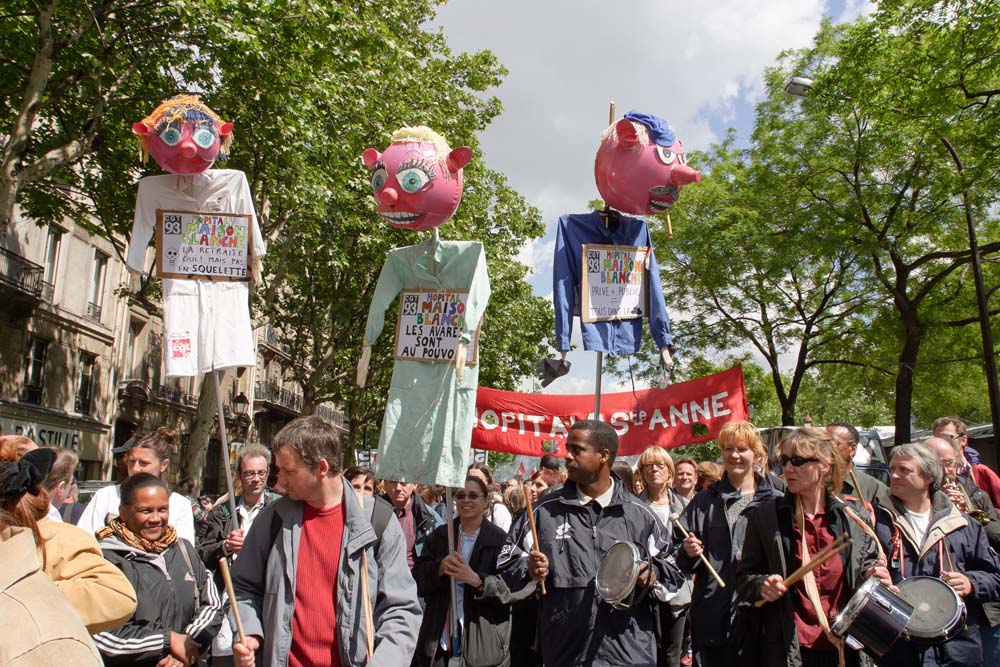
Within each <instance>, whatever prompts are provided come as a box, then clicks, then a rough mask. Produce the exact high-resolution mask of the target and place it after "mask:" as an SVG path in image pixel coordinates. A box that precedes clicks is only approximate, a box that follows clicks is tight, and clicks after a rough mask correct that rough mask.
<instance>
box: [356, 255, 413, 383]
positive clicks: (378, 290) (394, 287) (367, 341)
mask: <svg viewBox="0 0 1000 667" xmlns="http://www.w3.org/2000/svg"><path fill="white" fill-rule="evenodd" d="M393 252H395V251H393V250H390V251H389V255H388V256H387V257H386V258H385V263H384V264H382V271H381V272H380V273H379V274H378V282H377V283H375V293H374V294H373V295H372V303H371V306H370V307H369V308H368V322H367V323H366V324H365V337H364V340H363V341H362V345H361V359H359V360H358V373H357V378H356V379H357V383H358V386H359V387H364V386H365V382H366V381H367V379H368V363H369V361H370V360H371V356H372V348H371V345H372V343H374V342H375V339H377V338H378V337H379V334H380V333H382V327H384V326H385V309H386V308H388V307H389V304H391V303H392V302H393V300H394V299H395V298H396V295H397V294H399V290H401V289H403V284H402V282H401V281H400V279H399V276H398V275H396V271H395V270H394V269H393Z"/></svg>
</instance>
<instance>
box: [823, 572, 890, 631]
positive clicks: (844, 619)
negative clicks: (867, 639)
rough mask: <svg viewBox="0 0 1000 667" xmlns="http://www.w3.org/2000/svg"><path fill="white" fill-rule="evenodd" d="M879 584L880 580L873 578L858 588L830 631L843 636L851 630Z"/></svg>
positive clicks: (835, 619)
mask: <svg viewBox="0 0 1000 667" xmlns="http://www.w3.org/2000/svg"><path fill="white" fill-rule="evenodd" d="M878 583H879V582H878V580H877V579H875V578H874V577H872V578H871V579H866V580H865V582H864V583H863V584H861V585H860V586H858V590H856V591H854V593H853V594H852V595H851V597H850V599H849V600H848V601H847V604H846V605H844V608H843V609H841V610H840V611H839V612H837V615H836V616H834V618H833V623H832V624H831V625H830V630H831V631H832V632H833V633H834V634H836V635H838V636H843V635H844V634H845V633H846V632H847V631H848V630H849V629H850V627H851V625H852V624H853V623H854V621H855V619H857V617H858V614H859V613H861V610H862V609H864V608H865V605H866V604H867V603H868V597H869V596H870V595H871V591H872V589H874V588H875V587H876V586H878ZM862 593H863V594H862Z"/></svg>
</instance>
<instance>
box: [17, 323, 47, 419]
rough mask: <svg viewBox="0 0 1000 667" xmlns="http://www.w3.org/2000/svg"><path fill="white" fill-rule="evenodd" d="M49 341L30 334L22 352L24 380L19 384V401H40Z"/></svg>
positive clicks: (36, 402) (38, 403)
mask: <svg viewBox="0 0 1000 667" xmlns="http://www.w3.org/2000/svg"><path fill="white" fill-rule="evenodd" d="M48 348H49V342H48V341H46V340H42V339H41V338H35V337H34V336H31V337H29V338H28V349H27V350H26V351H25V353H24V382H23V383H22V385H21V402H22V403H34V404H35V405H41V403H42V383H43V381H44V379H45V353H46V352H47V351H48Z"/></svg>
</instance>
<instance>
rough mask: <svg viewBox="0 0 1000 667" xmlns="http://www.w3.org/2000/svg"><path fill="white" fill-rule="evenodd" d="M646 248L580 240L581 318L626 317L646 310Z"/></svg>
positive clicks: (644, 313) (641, 314)
mask: <svg viewBox="0 0 1000 667" xmlns="http://www.w3.org/2000/svg"><path fill="white" fill-rule="evenodd" d="M648 258H649V248H648V247H645V246H615V245H599V244H593V243H585V244H583V267H584V271H583V276H582V284H581V289H580V297H581V298H580V301H581V303H580V318H581V319H582V320H583V321H584V322H600V321H603V320H629V319H634V318H636V317H642V316H643V315H646V314H647V313H648V312H649V294H648V268H649V267H648V264H647V262H648Z"/></svg>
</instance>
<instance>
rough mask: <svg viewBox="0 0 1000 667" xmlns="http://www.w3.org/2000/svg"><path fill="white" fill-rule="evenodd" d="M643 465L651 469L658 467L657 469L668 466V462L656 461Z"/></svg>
mask: <svg viewBox="0 0 1000 667" xmlns="http://www.w3.org/2000/svg"><path fill="white" fill-rule="evenodd" d="M642 467H643V468H644V469H646V470H651V469H653V468H656V469H657V470H663V469H664V468H666V467H667V464H666V463H660V462H656V463H643V464H642Z"/></svg>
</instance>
